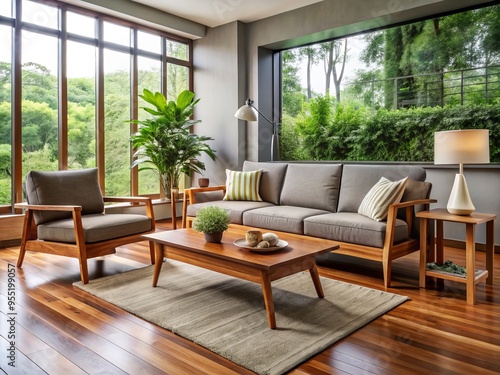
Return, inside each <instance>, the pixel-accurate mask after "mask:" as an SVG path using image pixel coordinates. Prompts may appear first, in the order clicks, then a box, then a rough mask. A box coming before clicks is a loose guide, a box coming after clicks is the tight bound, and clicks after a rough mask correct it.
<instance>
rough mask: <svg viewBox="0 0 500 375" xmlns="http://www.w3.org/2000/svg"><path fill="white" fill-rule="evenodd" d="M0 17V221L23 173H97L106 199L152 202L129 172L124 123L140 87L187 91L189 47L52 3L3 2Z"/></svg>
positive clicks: (17, 195) (18, 193) (151, 181)
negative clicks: (90, 170)
mask: <svg viewBox="0 0 500 375" xmlns="http://www.w3.org/2000/svg"><path fill="white" fill-rule="evenodd" d="M0 16H1V17H0V44H1V46H2V48H0V213H11V212H14V211H13V204H14V203H15V202H18V201H21V200H22V199H23V192H22V181H23V180H24V176H25V175H26V173H27V172H28V171H30V170H32V169H37V170H58V169H81V168H92V167H97V168H98V169H99V174H100V180H101V183H102V185H103V188H104V193H105V194H107V195H138V194H142V195H149V196H152V197H159V194H160V186H159V181H158V179H157V178H156V176H155V175H154V174H152V173H147V172H139V173H137V172H136V171H134V170H131V169H130V165H131V161H132V159H133V153H134V150H132V148H131V143H130V137H131V135H132V134H133V132H134V131H136V125H135V124H131V123H130V121H129V120H131V119H137V118H138V117H140V116H142V117H144V116H145V111H142V110H140V109H139V107H140V106H144V102H143V101H142V100H141V99H140V98H139V97H138V96H139V95H140V94H141V93H142V91H143V89H145V88H147V89H149V90H151V91H154V92H155V91H157V92H162V93H163V94H164V95H166V96H167V97H169V98H172V97H174V96H177V94H178V93H179V92H180V91H182V90H184V89H191V90H192V82H191V79H190V77H191V74H192V73H191V71H192V61H191V56H190V51H191V48H192V45H191V43H192V42H191V41H190V40H189V39H184V38H181V37H177V36H174V35H170V34H167V33H165V32H163V31H160V30H155V29H152V28H149V27H145V26H141V25H137V24H134V23H133V22H130V21H126V20H122V19H118V18H115V17H111V16H107V15H103V14H100V13H97V12H93V11H90V10H86V9H81V8H79V7H77V6H75V5H72V4H66V3H62V2H59V1H57V0H53V1H51V0H47V1H43V2H40V1H32V0H2V1H0ZM16 25H17V28H16ZM13 41H14V43H12V42H13ZM141 119H144V118H141Z"/></svg>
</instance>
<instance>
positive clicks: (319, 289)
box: [309, 264, 325, 298]
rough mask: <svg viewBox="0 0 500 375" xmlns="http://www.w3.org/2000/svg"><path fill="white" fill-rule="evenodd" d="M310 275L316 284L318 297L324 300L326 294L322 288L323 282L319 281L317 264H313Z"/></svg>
mask: <svg viewBox="0 0 500 375" xmlns="http://www.w3.org/2000/svg"><path fill="white" fill-rule="evenodd" d="M309 273H310V274H311V279H312V281H313V283H314V288H316V293H317V294H318V297H319V298H324V297H325V293H323V287H322V286H321V280H320V279H319V273H318V267H316V264H313V266H312V267H311V268H309Z"/></svg>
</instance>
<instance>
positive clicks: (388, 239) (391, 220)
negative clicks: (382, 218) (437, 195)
mask: <svg viewBox="0 0 500 375" xmlns="http://www.w3.org/2000/svg"><path fill="white" fill-rule="evenodd" d="M436 202H437V200H436V199H415V200H411V201H406V202H400V203H396V204H391V205H390V206H389V212H388V214H387V231H386V234H385V244H384V249H386V248H389V247H390V245H392V244H393V242H394V233H395V230H396V218H397V216H398V210H399V209H400V208H404V209H405V210H406V215H405V216H406V224H407V225H408V238H410V237H411V231H412V227H413V214H414V210H415V206H418V205H423V206H424V207H425V209H427V210H428V209H429V205H430V204H431V203H436Z"/></svg>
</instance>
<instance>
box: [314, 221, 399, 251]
mask: <svg viewBox="0 0 500 375" xmlns="http://www.w3.org/2000/svg"><path fill="white" fill-rule="evenodd" d="M386 227H387V222H385V221H375V220H372V219H370V218H368V217H366V216H363V215H361V214H358V213H353V212H336V213H329V214H326V215H319V216H313V217H308V218H306V219H305V220H304V234H305V235H307V236H313V237H321V238H326V239H329V240H335V241H342V242H349V243H354V244H358V245H365V246H373V247H380V248H382V247H383V246H384V241H385V231H386ZM407 239H408V225H407V224H406V222H404V221H403V220H400V219H397V220H396V230H395V234H394V242H395V243H397V242H401V241H404V240H407Z"/></svg>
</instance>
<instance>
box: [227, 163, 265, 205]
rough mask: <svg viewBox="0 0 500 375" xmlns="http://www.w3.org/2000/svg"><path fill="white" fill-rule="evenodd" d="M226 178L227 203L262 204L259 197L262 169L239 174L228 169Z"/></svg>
mask: <svg viewBox="0 0 500 375" xmlns="http://www.w3.org/2000/svg"><path fill="white" fill-rule="evenodd" d="M226 176H227V178H226V195H225V196H224V200H225V201H258V202H262V198H261V197H260V195H259V187H260V177H261V176H262V169H259V170H257V171H251V172H238V171H231V170H229V169H226Z"/></svg>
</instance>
